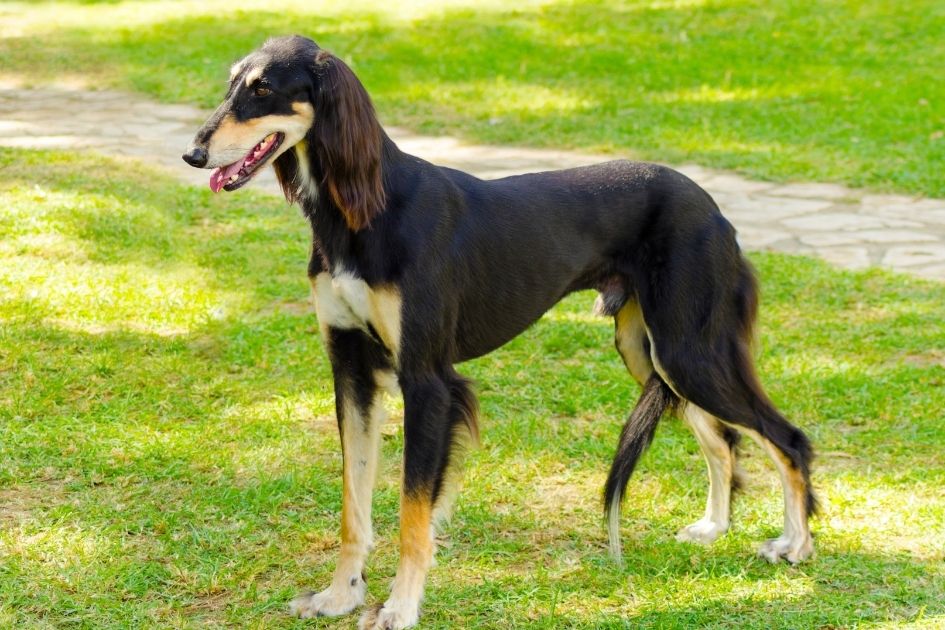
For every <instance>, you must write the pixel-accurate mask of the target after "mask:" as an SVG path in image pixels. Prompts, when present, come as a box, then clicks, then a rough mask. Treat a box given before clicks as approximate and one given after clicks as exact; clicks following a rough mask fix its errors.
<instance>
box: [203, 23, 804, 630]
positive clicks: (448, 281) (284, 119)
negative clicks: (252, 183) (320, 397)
mask: <svg viewBox="0 0 945 630" xmlns="http://www.w3.org/2000/svg"><path fill="white" fill-rule="evenodd" d="M184 159H185V160H187V161H188V162H189V163H190V164H192V165H194V166H197V167H204V168H215V170H214V171H213V174H212V175H211V186H212V187H213V188H214V190H221V189H223V190H235V189H237V188H239V187H240V186H242V185H243V184H244V183H245V182H246V181H249V179H251V178H252V177H253V175H254V174H255V173H257V172H258V171H259V169H260V168H262V167H264V166H265V165H267V164H272V165H273V166H274V167H275V169H276V173H277V175H278V177H279V180H280V182H281V184H282V187H283V189H284V191H285V194H286V197H287V198H288V199H289V200H290V201H294V202H297V203H298V204H299V205H300V206H301V208H302V210H303V211H304V214H305V216H306V217H307V219H308V221H309V222H310V224H311V227H312V235H313V241H312V250H313V255H312V258H311V261H310V264H309V275H310V277H311V282H312V287H313V292H314V296H315V304H316V310H317V314H318V320H319V324H320V326H321V331H322V335H323V337H324V341H325V344H326V346H327V349H328V354H329V356H330V358H331V362H332V369H333V374H334V385H335V397H336V404H337V414H338V427H339V430H340V433H341V443H342V448H343V452H344V497H343V504H342V505H343V507H342V515H341V553H340V557H339V560H338V564H337V567H336V570H335V573H334V579H333V580H332V583H331V584H330V585H329V586H328V588H327V589H325V590H323V591H321V592H318V593H307V594H304V595H302V596H300V597H299V598H297V599H296V600H295V601H294V602H293V603H292V609H293V610H294V612H295V613H296V614H299V615H301V616H306V617H308V616H316V615H340V614H344V613H348V612H350V611H352V610H354V609H355V608H357V607H359V606H361V605H362V604H363V603H364V600H365V592H366V587H365V582H364V577H363V575H364V574H363V569H364V565H365V561H366V558H367V556H368V553H369V550H370V549H371V545H372V527H371V494H372V488H373V484H374V477H375V474H376V472H377V458H378V445H379V433H380V425H381V424H382V423H383V421H384V408H383V405H382V403H381V395H382V393H383V392H385V391H393V392H397V391H399V392H401V393H402V395H403V400H404V476H403V485H402V501H401V515H400V551H401V557H400V563H399V567H398V570H397V576H396V578H395V580H394V583H393V587H392V589H391V593H390V597H389V598H388V599H387V601H386V602H384V603H383V604H382V605H379V606H376V607H375V608H373V609H370V610H369V611H368V612H366V613H365V614H364V615H363V616H362V618H361V622H360V627H361V628H405V627H409V626H411V625H414V624H415V623H416V622H417V621H418V619H419V605H420V601H421V598H422V595H423V585H424V581H425V578H426V573H427V571H428V569H429V568H430V566H431V562H432V554H433V539H432V531H433V525H434V524H435V523H436V521H437V520H438V519H441V518H443V517H445V516H446V515H447V514H448V511H449V506H450V503H451V498H452V492H451V489H452V488H453V487H454V485H455V484H453V483H452V481H453V480H454V479H455V477H456V473H457V469H458V460H459V455H460V453H461V452H462V450H463V447H464V445H465V444H466V443H468V442H474V441H475V440H476V439H477V436H478V429H477V422H476V417H477V405H476V400H475V397H474V395H473V393H472V390H471V389H470V385H469V383H468V382H467V381H466V380H465V379H464V378H463V377H461V376H460V375H459V374H458V373H457V372H456V371H455V369H454V365H455V364H457V363H461V362H463V361H465V360H467V359H471V358H474V357H478V356H481V355H483V354H485V353H488V352H490V351H491V350H494V349H495V348H498V347H499V346H501V345H502V344H504V343H506V342H508V341H509V340H510V339H512V338H513V337H515V336H516V335H518V334H519V333H521V332H522V331H523V330H525V329H526V328H527V327H528V326H530V325H531V324H532V323H533V322H535V321H536V320H537V319H538V318H539V317H541V315H542V314H543V313H544V312H546V311H547V310H548V309H550V308H551V307H552V306H554V305H555V304H556V303H557V302H558V301H559V300H561V298H563V297H564V296H566V295H568V294H569V293H571V292H573V291H578V290H582V289H597V290H598V291H599V292H600V299H599V311H601V312H602V313H603V314H606V315H608V316H612V317H613V318H614V321H615V330H616V346H617V350H618V351H619V353H620V355H621V356H622V357H623V359H624V361H625V363H626V365H627V368H628V370H629V372H630V373H631V375H632V376H633V378H635V379H636V380H637V381H638V382H639V383H640V384H641V385H642V386H643V394H642V396H641V398H640V401H639V402H638V404H637V406H636V408H635V409H634V410H633V412H632V413H631V415H630V418H629V419H628V420H627V422H626V424H625V426H624V430H623V433H622V434H621V438H620V443H619V445H618V450H617V454H616V456H615V459H614V462H613V466H612V468H611V472H610V476H609V478H608V481H607V485H606V488H605V509H606V510H607V513H608V516H609V522H610V537H611V548H612V550H613V551H614V553H615V554H616V555H618V556H619V554H620V540H619V535H618V533H619V529H618V524H619V508H620V503H621V499H622V497H623V494H624V488H625V486H626V483H627V481H628V479H629V477H630V475H631V473H632V472H633V467H634V465H635V463H636V461H637V458H638V457H639V456H640V455H641V454H642V452H643V450H644V449H645V448H646V446H647V445H648V443H649V441H650V438H651V437H652V434H653V431H654V430H655V428H656V424H657V421H658V420H659V418H660V416H661V415H662V414H663V413H664V412H665V411H666V410H667V409H673V410H674V411H675V412H676V413H677V414H678V415H680V416H681V417H682V418H684V419H685V420H686V422H687V423H688V424H689V425H690V426H691V427H692V429H693V431H694V433H695V435H696V438H697V440H698V442H699V444H700V446H701V447H702V450H703V453H704V455H705V458H706V462H707V464H708V469H709V478H710V492H709V499H708V505H707V508H706V512H705V516H704V517H703V518H702V519H700V520H699V521H697V522H696V523H694V524H693V525H690V526H689V527H686V528H684V529H682V530H681V531H680V533H679V536H678V537H679V538H680V539H682V540H689V541H695V542H701V543H709V542H712V541H713V540H715V539H716V538H717V537H718V536H720V535H721V534H723V533H724V532H725V531H726V530H727V529H728V527H729V502H730V492H731V489H732V486H733V484H734V482H735V481H736V480H737V466H736V462H735V443H736V442H737V437H738V432H739V431H742V432H746V433H748V434H749V435H751V436H752V437H754V438H756V439H757V440H758V441H759V442H760V443H761V444H762V445H763V446H764V448H765V449H767V450H768V451H769V452H770V454H771V456H772V458H773V460H774V462H775V464H776V466H777V468H778V470H779V471H780V474H781V477H782V481H783V486H784V492H785V528H784V533H783V535H782V536H780V537H779V538H776V539H774V540H770V541H767V542H765V543H764V544H763V545H762V547H761V550H760V553H761V554H762V555H763V556H765V557H767V558H768V559H770V560H772V561H776V560H778V559H780V558H786V559H788V560H789V561H791V562H798V561H800V560H803V559H805V558H806V557H807V556H809V555H810V554H811V552H812V542H811V536H810V531H809V529H808V524H807V521H808V515H809V514H810V513H811V512H812V511H813V510H814V508H815V501H814V495H813V492H812V490H811V486H810V481H809V462H810V460H811V447H810V444H809V442H808V440H807V438H806V437H805V436H804V434H803V433H802V432H801V431H800V430H798V429H797V428H796V427H794V426H792V425H791V424H790V423H788V422H787V420H785V419H784V417H783V416H782V415H781V414H780V413H779V412H778V411H777V410H776V409H775V408H774V406H773V405H772V404H771V402H770V401H769V399H768V398H767V396H766V395H765V394H764V392H763V390H762V388H761V386H760V385H759V383H758V380H757V378H756V377H755V373H754V368H753V363H752V358H751V352H750V345H751V334H752V333H751V329H752V324H753V322H754V318H755V311H756V301H757V299H756V295H757V291H756V286H755V280H754V277H753V274H752V271H751V269H750V267H749V265H748V263H747V262H746V261H745V259H744V258H743V257H742V255H741V253H740V251H739V248H738V246H737V244H736V241H735V231H734V229H733V228H732V226H731V224H729V222H728V221H726V220H725V218H724V217H723V216H722V215H721V214H720V212H719V210H718V208H717V206H716V204H715V203H714V202H713V201H712V199H711V198H710V197H709V195H708V194H706V193H705V192H704V191H703V190H702V189H700V188H699V187H698V186H697V185H696V184H694V183H693V182H692V181H690V180H689V179H687V178H686V177H684V176H683V175H681V174H679V173H677V172H675V171H673V170H671V169H669V168H665V167H662V166H658V165H654V164H646V163H635V162H627V161H616V162H608V163H605V164H600V165H597V166H591V167H585V168H578V169H571V170H564V171H554V172H546V173H536V174H531V175H522V176H518V177H508V178H504V179H499V180H494V181H483V180H480V179H477V178H476V177H473V176H472V175H468V174H466V173H463V172H460V171H456V170H453V169H449V168H443V167H438V166H435V165H433V164H429V163H428V162H425V161H423V160H421V159H419V158H417V157H414V156H412V155H407V154H405V153H403V152H401V151H400V150H399V149H398V148H397V146H395V144H394V143H393V142H392V141H391V140H390V139H389V138H388V137H387V135H386V134H385V133H384V131H383V130H382V129H381V127H380V125H379V123H378V121H377V119H376V117H375V114H374V109H373V107H372V105H371V101H370V99H369V98H368V95H367V93H366V92H365V90H364V88H363V87H362V85H361V83H360V82H359V81H358V80H357V78H356V77H355V76H354V74H353V73H352V72H351V70H350V69H349V68H348V67H347V66H346V65H345V64H344V63H342V62H341V60H339V59H338V58H337V57H334V56H332V55H331V54H329V53H327V52H325V51H324V50H321V49H320V48H318V46H317V45H316V44H315V43H314V42H312V41H311V40H308V39H305V38H302V37H288V38H280V39H274V40H270V41H269V42H267V43H266V44H265V45H264V46H263V47H262V48H261V49H259V50H258V51H256V52H254V53H252V54H250V55H249V56H248V57H246V58H245V59H243V60H242V61H240V62H238V63H237V64H236V65H235V66H234V67H233V70H232V76H231V81H230V87H229V90H228V92H227V95H226V97H225V99H224V101H223V103H222V104H221V105H220V107H219V108H218V109H217V111H216V112H215V113H214V114H213V116H212V117H211V118H210V119H209V120H208V121H207V123H206V124H205V125H204V127H203V128H202V129H201V130H200V131H199V132H198V133H197V136H196V138H195V141H194V144H193V146H192V147H191V149H190V150H189V151H188V153H187V154H185V156H184Z"/></svg>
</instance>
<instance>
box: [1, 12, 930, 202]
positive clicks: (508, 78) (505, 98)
mask: <svg viewBox="0 0 945 630" xmlns="http://www.w3.org/2000/svg"><path fill="white" fill-rule="evenodd" d="M0 17H2V19H0V75H3V76H7V77H13V78H16V79H18V80H20V81H22V82H25V83H27V84H42V83H44V82H47V81H73V80H75V81H80V82H84V83H86V84H87V85H90V86H92V87H120V88H125V89H132V90H137V91H140V92H144V93H146V94H149V95H152V96H154V97H157V98H159V99H161V100H164V101H170V102H175V101H186V102H193V103H198V104H201V105H204V106H211V105H214V104H215V103H216V101H217V100H218V99H219V98H220V96H221V95H222V93H223V91H224V85H225V83H224V82H225V80H226V77H227V68H228V67H229V65H230V64H231V63H232V62H233V61H234V60H236V59H237V58H239V57H240V56H242V55H243V54H245V53H246V52H248V51H249V50H251V49H253V48H255V47H257V46H258V45H259V44H260V43H261V42H262V41H264V40H265V39H266V38H267V37H270V36H272V35H278V34H287V33H294V32H297V33H302V34H305V35H309V36H311V37H313V38H315V39H316V40H317V41H318V42H320V43H321V44H322V45H324V46H325V47H327V48H329V49H331V50H333V51H335V52H337V53H338V54H339V55H341V56H342V57H343V58H344V59H346V60H347V61H349V62H350V63H351V64H352V66H353V67H354V69H355V70H356V72H357V73H358V75H359V76H360V77H361V78H362V79H363V81H364V82H365V84H366V86H367V87H368V89H369V91H370V93H371V95H372V96H373V97H374V99H375V102H376V104H377V107H378V110H379V112H380V115H381V117H382V118H383V120H384V121H385V122H386V123H389V124H399V125H404V126H408V127H411V128H414V129H416V130H419V131H423V132H428V133H450V134H454V135H459V136H464V137H466V138H469V139H473V140H478V141H487V142H499V143H516V144H529V145H540V146H554V147H577V148H581V149H587V150H593V151H611V152H616V153H620V154H623V155H631V156H637V157H642V158H647V159H655V160H661V161H670V162H681V161H684V160H685V161H695V162H699V163H704V164H707V165H712V166H720V167H726V168H735V169H738V170H740V171H743V172H745V173H747V174H749V175H752V176H755V177H762V178H769V179H778V180H784V179H802V180H832V181H842V182H846V183H848V184H852V185H856V186H868V187H871V188H875V189H881V190H895V191H905V192H910V193H916V194H920V195H929V196H940V197H941V196H945V178H942V177H941V173H942V172H943V170H945V137H943V135H942V134H943V131H945V109H943V108H942V107H941V103H943V102H945V82H942V81H941V80H940V78H939V77H940V74H941V69H942V67H943V64H945V37H943V36H942V35H943V33H945V4H943V3H941V2H939V1H938V0H915V1H913V2H906V3H891V2H888V0H851V1H849V2H834V1H830V0H817V1H815V2H806V3H804V2H791V1H788V0H777V1H775V2H767V1H762V0H748V1H746V0H720V1H716V2H705V1H697V0H692V1H681V2H673V1H657V0H612V1H604V0H578V1H576V2H571V1H567V2H566V1H564V0H529V1H528V2H516V3H508V2H499V1H497V0H488V1H486V2H474V1H473V0H448V1H447V2H433V1H432V0H423V1H410V2H396V3H391V2H379V1H377V0H355V1H354V2H345V3H337V2H328V1H327V0H316V1H312V2H308V1H307V0H273V1H268V2H263V1H261V0H252V1H246V2H233V1H224V0H210V1H208V2H171V1H168V0H141V1H138V0H135V1H131V0H124V1H118V2H95V3H84V2H55V3H53V2H49V3H42V2H40V3H32V2H28V3H22V2H20V3H5V4H3V5H0Z"/></svg>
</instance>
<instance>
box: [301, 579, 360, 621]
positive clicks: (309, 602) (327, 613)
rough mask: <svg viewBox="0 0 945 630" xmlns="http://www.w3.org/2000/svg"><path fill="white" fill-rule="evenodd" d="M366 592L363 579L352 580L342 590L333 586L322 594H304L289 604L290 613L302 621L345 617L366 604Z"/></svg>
mask: <svg viewBox="0 0 945 630" xmlns="http://www.w3.org/2000/svg"><path fill="white" fill-rule="evenodd" d="M366 592H367V584H365V582H364V580H363V579H361V578H360V577H358V578H351V582H350V583H348V584H346V585H345V586H343V587H340V588H339V587H336V586H335V585H334V584H332V585H331V586H329V587H328V588H327V589H325V590H324V591H322V592H321V593H313V592H308V593H302V594H301V595H299V596H298V597H296V598H295V599H293V600H292V601H291V602H290V603H289V611H290V612H291V613H292V614H293V615H295V616H296V617H301V618H302V619H310V618H312V617H335V616H338V615H345V614H347V613H349V612H351V611H352V610H354V609H355V608H357V607H358V606H360V605H361V604H363V603H364V596H365V594H366Z"/></svg>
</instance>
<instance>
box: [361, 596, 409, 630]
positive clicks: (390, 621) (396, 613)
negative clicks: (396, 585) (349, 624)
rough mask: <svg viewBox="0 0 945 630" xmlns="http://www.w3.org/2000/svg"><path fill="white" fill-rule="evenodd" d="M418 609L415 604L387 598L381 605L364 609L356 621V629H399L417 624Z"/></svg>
mask: <svg viewBox="0 0 945 630" xmlns="http://www.w3.org/2000/svg"><path fill="white" fill-rule="evenodd" d="M418 621H420V611H419V609H418V607H417V606H410V605H406V604H397V603H394V602H391V601H390V600H388V602H387V603H386V604H384V605H383V606H375V607H374V608H372V609H370V610H367V611H365V613H364V614H363V615H361V620H360V621H358V630H401V628H410V627H412V626H415V625H417V622H418Z"/></svg>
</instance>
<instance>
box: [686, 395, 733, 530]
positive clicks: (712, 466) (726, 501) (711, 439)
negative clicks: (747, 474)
mask: <svg viewBox="0 0 945 630" xmlns="http://www.w3.org/2000/svg"><path fill="white" fill-rule="evenodd" d="M682 417H683V419H684V420H685V421H686V424H688V425H689V427H690V428H691V429H692V432H693V433H694V434H695V436H696V441H698V442H699V446H700V447H702V455H703V456H704V457H705V463H706V467H707V468H708V471H709V496H708V498H707V499H706V506H705V516H703V517H702V518H701V519H699V520H698V521H696V522H695V523H693V524H692V525H688V526H686V527H684V528H682V529H681V530H679V532H678V533H677V534H676V539H677V540H680V541H687V542H697V543H702V544H704V545H707V544H709V543H712V542H714V541H715V540H716V539H717V538H718V537H719V536H721V535H722V534H724V533H725V532H727V531H728V528H729V524H730V520H729V515H730V507H731V502H732V487H733V485H735V484H734V483H733V480H734V479H736V478H737V477H736V476H735V456H734V448H733V447H732V445H731V444H729V442H728V441H727V440H726V436H725V427H724V426H723V425H722V423H721V422H719V421H718V419H716V418H715V417H714V416H712V415H711V414H709V413H707V412H706V411H705V410H704V409H701V408H699V407H697V406H696V405H694V404H692V403H689V402H686V403H683V408H682ZM730 430H731V429H730ZM732 432H733V433H734V431H732ZM735 435H737V433H735Z"/></svg>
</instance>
